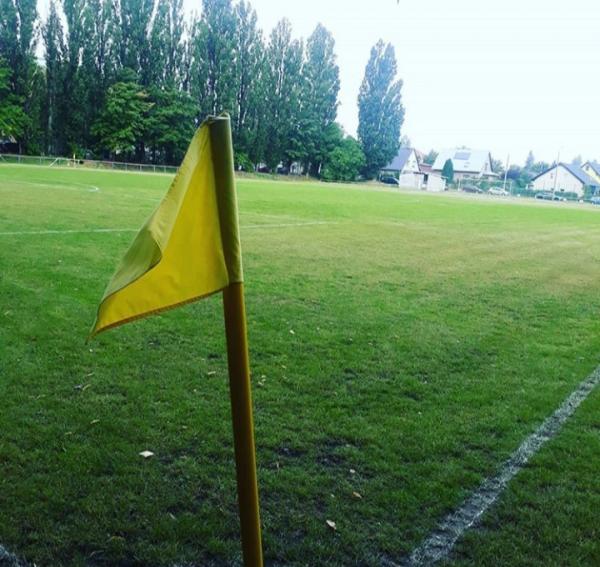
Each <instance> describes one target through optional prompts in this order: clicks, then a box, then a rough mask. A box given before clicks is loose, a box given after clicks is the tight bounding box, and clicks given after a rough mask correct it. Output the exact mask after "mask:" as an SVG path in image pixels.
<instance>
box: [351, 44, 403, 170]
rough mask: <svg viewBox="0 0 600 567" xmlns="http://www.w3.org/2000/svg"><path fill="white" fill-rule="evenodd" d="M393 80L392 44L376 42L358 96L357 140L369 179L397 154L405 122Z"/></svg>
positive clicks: (398, 83)
mask: <svg viewBox="0 0 600 567" xmlns="http://www.w3.org/2000/svg"><path fill="white" fill-rule="evenodd" d="M401 88H402V81H401V80H397V79H396V56H395V53H394V48H393V47H392V45H391V44H387V45H385V44H384V43H383V41H381V40H379V41H378V42H377V43H376V44H375V46H374V47H373V48H372V49H371V55H370V58H369V62H368V63H367V66H366V69H365V76H364V79H363V82H362V84H361V86H360V91H359V95H358V138H359V140H360V143H361V146H362V149H363V152H364V154H365V159H366V164H365V168H364V173H365V175H366V176H367V177H368V178H372V177H375V176H376V175H377V172H378V171H379V169H381V167H383V166H384V165H385V164H386V163H389V162H390V161H391V160H392V158H393V157H394V156H395V155H396V153H397V151H398V148H399V145H400V128H401V126H402V122H403V121H404V108H403V107H402V102H401V96H400V91H401Z"/></svg>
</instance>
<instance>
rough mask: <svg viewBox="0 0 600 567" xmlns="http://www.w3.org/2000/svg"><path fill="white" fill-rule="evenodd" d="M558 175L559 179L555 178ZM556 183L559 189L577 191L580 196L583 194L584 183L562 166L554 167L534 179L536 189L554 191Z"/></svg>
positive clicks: (568, 191)
mask: <svg viewBox="0 0 600 567" xmlns="http://www.w3.org/2000/svg"><path fill="white" fill-rule="evenodd" d="M557 170H558V173H557ZM556 175H558V179H555V176H556ZM555 183H556V190H557V191H564V192H567V193H577V195H578V196H579V197H582V196H583V183H581V181H579V179H577V177H575V176H574V175H573V174H572V173H571V172H570V171H569V170H568V169H566V168H564V167H562V166H559V167H558V168H556V167H553V168H552V169H549V170H548V171H546V172H545V173H543V174H542V175H540V176H539V177H538V178H537V179H535V180H534V181H533V183H532V187H533V189H534V190H535V191H553V190H554V186H555Z"/></svg>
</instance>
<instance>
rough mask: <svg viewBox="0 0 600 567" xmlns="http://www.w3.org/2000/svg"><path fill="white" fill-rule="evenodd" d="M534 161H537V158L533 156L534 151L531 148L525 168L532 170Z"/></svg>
mask: <svg viewBox="0 0 600 567" xmlns="http://www.w3.org/2000/svg"><path fill="white" fill-rule="evenodd" d="M534 163H535V158H534V157H533V152H532V151H531V150H529V153H528V154H527V159H526V160H525V170H526V171H531V169H532V168H533V164H534Z"/></svg>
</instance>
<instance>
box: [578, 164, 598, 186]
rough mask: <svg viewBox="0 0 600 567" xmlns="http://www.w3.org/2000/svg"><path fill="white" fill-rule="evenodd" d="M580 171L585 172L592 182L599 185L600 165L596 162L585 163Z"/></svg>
mask: <svg viewBox="0 0 600 567" xmlns="http://www.w3.org/2000/svg"><path fill="white" fill-rule="evenodd" d="M581 169H583V171H585V172H586V173H587V174H588V175H589V176H590V177H591V178H592V179H593V180H594V181H597V182H598V183H600V163H598V162H596V161H586V162H585V163H584V164H583V165H582V166H581Z"/></svg>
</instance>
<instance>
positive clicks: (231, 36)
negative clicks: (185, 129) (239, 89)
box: [190, 0, 236, 121]
mask: <svg viewBox="0 0 600 567" xmlns="http://www.w3.org/2000/svg"><path fill="white" fill-rule="evenodd" d="M190 41H192V42H193V46H194V52H193V60H192V68H191V85H190V86H191V90H192V95H193V96H194V98H195V99H196V101H197V104H198V107H199V111H200V112H199V117H200V118H201V119H202V118H204V117H205V116H207V115H209V114H219V113H221V112H223V111H228V112H230V113H231V114H233V111H234V109H235V106H236V104H235V98H236V84H235V83H236V69H235V16H234V13H233V8H232V6H231V0H203V2H202V16H201V18H200V20H199V21H198V22H196V25H195V26H194V29H193V30H192V38H191V40H190ZM234 121H235V120H234Z"/></svg>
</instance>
